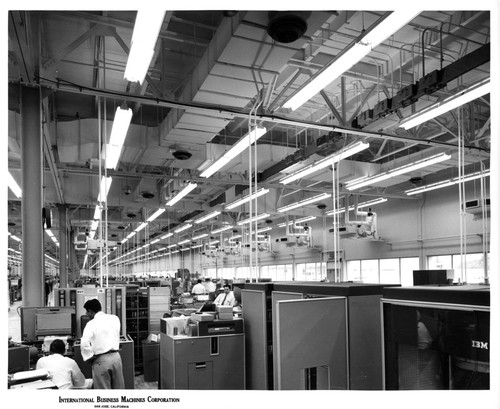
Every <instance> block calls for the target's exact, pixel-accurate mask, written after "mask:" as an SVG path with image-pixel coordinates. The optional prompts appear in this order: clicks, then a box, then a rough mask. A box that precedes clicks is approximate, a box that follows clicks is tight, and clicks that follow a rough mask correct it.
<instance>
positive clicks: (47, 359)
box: [36, 339, 92, 389]
mask: <svg viewBox="0 0 500 409" xmlns="http://www.w3.org/2000/svg"><path fill="white" fill-rule="evenodd" d="M49 351H50V355H48V356H44V357H42V358H40V359H39V360H38V362H37V363H36V369H46V370H47V371H49V373H50V376H51V377H52V382H54V383H55V384H56V386H57V387H58V388H59V389H74V388H76V389H79V388H91V387H92V380H91V379H88V380H86V379H85V376H83V373H82V371H81V370H80V368H79V367H78V364H77V363H76V362H75V361H74V360H73V359H71V358H68V357H67V356H64V353H65V352H66V345H65V343H64V341H62V340H60V339H55V340H54V341H52V343H51V344H50V348H49Z"/></svg>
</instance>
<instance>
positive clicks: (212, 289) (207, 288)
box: [203, 278, 216, 294]
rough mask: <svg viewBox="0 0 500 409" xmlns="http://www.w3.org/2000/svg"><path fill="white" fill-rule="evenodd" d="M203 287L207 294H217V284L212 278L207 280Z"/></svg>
mask: <svg viewBox="0 0 500 409" xmlns="http://www.w3.org/2000/svg"><path fill="white" fill-rule="evenodd" d="M203 286H204V287H205V291H206V292H207V294H210V293H214V292H215V289H216V287H215V283H214V282H213V281H212V279H211V278H205V282H204V283H203Z"/></svg>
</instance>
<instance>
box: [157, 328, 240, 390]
mask: <svg viewBox="0 0 500 409" xmlns="http://www.w3.org/2000/svg"><path fill="white" fill-rule="evenodd" d="M218 323H220V324H218ZM231 323H234V324H235V323H236V322H234V321H233V322H231V321H224V320H219V321H212V322H209V323H208V325H212V327H210V328H209V329H208V333H213V334H215V335H206V336H186V335H170V334H168V330H167V325H166V323H165V319H163V320H162V328H161V336H160V379H159V384H158V387H159V389H196V390H202V389H213V390H243V389H245V334H244V333H243V331H242V329H243V325H240V326H234V327H232V328H234V332H233V333H230V334H225V333H224V331H223V330H224V329H225V327H226V326H228V325H229V324H231ZM218 325H220V327H219V326H218ZM201 332H203V331H201Z"/></svg>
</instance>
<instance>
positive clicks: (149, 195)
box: [141, 191, 155, 199]
mask: <svg viewBox="0 0 500 409" xmlns="http://www.w3.org/2000/svg"><path fill="white" fill-rule="evenodd" d="M141 196H142V197H143V198H144V199H152V198H153V197H155V194H154V193H153V192H149V191H144V192H141Z"/></svg>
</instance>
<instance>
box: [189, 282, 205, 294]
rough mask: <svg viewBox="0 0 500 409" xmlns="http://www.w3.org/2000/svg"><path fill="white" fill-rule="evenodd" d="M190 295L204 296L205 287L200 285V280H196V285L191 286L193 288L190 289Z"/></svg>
mask: <svg viewBox="0 0 500 409" xmlns="http://www.w3.org/2000/svg"><path fill="white" fill-rule="evenodd" d="M191 294H193V295H200V294H205V287H204V286H203V284H202V283H201V279H198V281H197V282H196V284H195V285H194V286H193V288H192V289H191Z"/></svg>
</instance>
